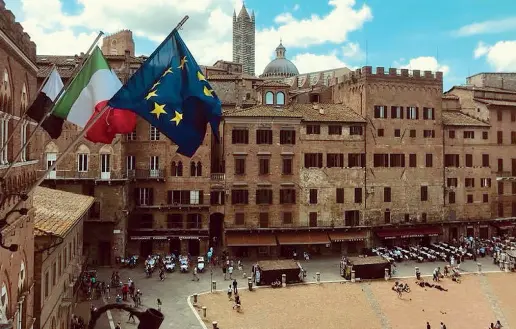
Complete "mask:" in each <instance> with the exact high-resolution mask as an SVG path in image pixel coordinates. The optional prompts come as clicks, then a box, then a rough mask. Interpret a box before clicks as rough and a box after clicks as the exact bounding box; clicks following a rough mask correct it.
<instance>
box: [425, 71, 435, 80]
mask: <svg viewBox="0 0 516 329" xmlns="http://www.w3.org/2000/svg"><path fill="white" fill-rule="evenodd" d="M433 77H434V75H433V73H432V71H425V78H433Z"/></svg>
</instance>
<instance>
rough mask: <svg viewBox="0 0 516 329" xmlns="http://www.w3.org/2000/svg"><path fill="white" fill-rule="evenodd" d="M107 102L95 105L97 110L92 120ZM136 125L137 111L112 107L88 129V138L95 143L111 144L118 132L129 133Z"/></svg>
mask: <svg viewBox="0 0 516 329" xmlns="http://www.w3.org/2000/svg"><path fill="white" fill-rule="evenodd" d="M107 102H108V101H107V100H106V101H102V102H100V103H98V104H97V106H95V112H94V113H93V116H92V117H91V119H90V120H92V118H95V117H96V116H97V115H98V113H100V112H101V111H102V110H103V109H104V107H105V106H107ZM88 124H89V122H88ZM135 127H136V114H135V113H133V112H132V111H127V110H119V109H112V108H110V109H108V110H107V111H105V112H104V114H102V116H101V117H100V118H99V119H98V120H97V122H95V124H93V125H92V126H91V127H90V128H89V129H88V131H87V133H86V139H87V140H89V141H91V142H94V143H104V144H111V143H112V142H113V139H114V138H115V137H116V135H117V134H129V133H131V132H133V131H134V128H135Z"/></svg>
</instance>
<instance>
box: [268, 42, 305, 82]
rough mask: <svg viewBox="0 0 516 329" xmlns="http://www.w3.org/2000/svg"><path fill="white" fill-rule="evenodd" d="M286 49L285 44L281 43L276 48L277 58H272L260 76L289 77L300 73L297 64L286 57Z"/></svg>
mask: <svg viewBox="0 0 516 329" xmlns="http://www.w3.org/2000/svg"><path fill="white" fill-rule="evenodd" d="M286 51H287V50H286V49H285V47H284V46H283V44H281V42H280V44H279V46H278V47H277V48H276V58H275V59H274V60H272V62H270V63H269V64H267V66H266V67H265V69H264V70H263V74H262V75H261V76H260V77H264V78H288V77H293V76H295V75H299V71H298V70H297V67H296V65H294V63H292V62H291V61H289V60H288V59H286V58H285V53H286Z"/></svg>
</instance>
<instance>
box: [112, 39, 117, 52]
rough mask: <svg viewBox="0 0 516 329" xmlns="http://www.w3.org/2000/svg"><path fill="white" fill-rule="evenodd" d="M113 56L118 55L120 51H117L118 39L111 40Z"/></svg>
mask: <svg viewBox="0 0 516 329" xmlns="http://www.w3.org/2000/svg"><path fill="white" fill-rule="evenodd" d="M111 55H118V50H117V49H116V39H113V40H111Z"/></svg>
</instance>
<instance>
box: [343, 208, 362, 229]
mask: <svg viewBox="0 0 516 329" xmlns="http://www.w3.org/2000/svg"><path fill="white" fill-rule="evenodd" d="M344 225H345V226H359V225H360V211H359V210H347V211H345V212H344Z"/></svg>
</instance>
